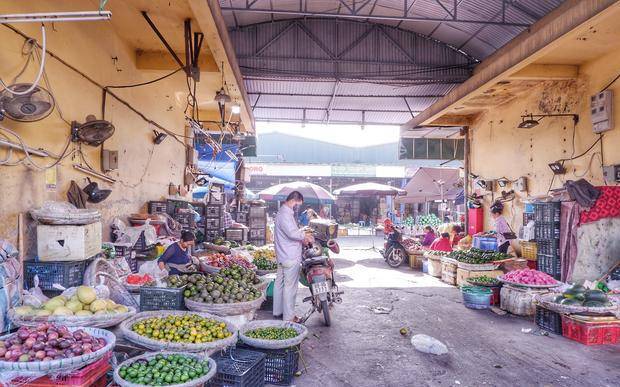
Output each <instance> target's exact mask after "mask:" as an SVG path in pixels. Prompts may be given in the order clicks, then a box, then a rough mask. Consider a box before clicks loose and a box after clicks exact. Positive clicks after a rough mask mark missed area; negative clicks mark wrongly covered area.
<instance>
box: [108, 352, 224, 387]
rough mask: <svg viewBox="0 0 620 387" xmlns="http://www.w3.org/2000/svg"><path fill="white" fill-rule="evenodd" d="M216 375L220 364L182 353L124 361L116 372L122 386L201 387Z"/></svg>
mask: <svg viewBox="0 0 620 387" xmlns="http://www.w3.org/2000/svg"><path fill="white" fill-rule="evenodd" d="M216 372H217V364H216V363H215V361H214V360H213V359H211V358H209V357H207V356H206V355H202V354H196V353H181V352H157V353H154V352H150V353H145V354H143V355H140V356H136V357H133V358H131V359H128V360H125V361H124V362H122V363H121V364H119V365H118V367H116V369H115V370H114V381H115V382H116V384H118V385H119V386H121V387H143V386H147V385H148V386H164V385H165V386H170V387H189V386H202V385H203V384H205V383H206V382H208V381H209V380H210V379H211V378H212V377H213V376H215V374H216Z"/></svg>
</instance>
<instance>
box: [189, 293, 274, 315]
mask: <svg viewBox="0 0 620 387" xmlns="http://www.w3.org/2000/svg"><path fill="white" fill-rule="evenodd" d="M263 301H265V292H261V295H260V297H258V298H257V299H255V300H252V301H245V302H234V303H231V304H207V303H204V302H197V301H192V300H190V299H189V298H186V299H185V306H186V307H187V309H189V310H192V311H195V312H203V313H211V314H214V315H216V316H238V315H240V314H244V313H248V312H253V311H255V310H257V309H259V308H260V306H261V305H262V303H263Z"/></svg>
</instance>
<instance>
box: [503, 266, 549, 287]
mask: <svg viewBox="0 0 620 387" xmlns="http://www.w3.org/2000/svg"><path fill="white" fill-rule="evenodd" d="M502 278H503V279H505V280H506V281H510V282H515V283H519V284H524V285H555V284H557V283H558V281H556V280H555V279H554V278H553V277H551V276H550V275H549V274H545V273H543V272H541V271H538V270H532V269H527V268H526V269H521V270H514V271H511V272H508V273H506V274H504V276H503V277H502Z"/></svg>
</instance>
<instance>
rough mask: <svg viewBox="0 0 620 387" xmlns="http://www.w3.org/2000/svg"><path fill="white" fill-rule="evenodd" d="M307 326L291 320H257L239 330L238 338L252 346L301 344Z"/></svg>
mask: <svg viewBox="0 0 620 387" xmlns="http://www.w3.org/2000/svg"><path fill="white" fill-rule="evenodd" d="M307 335H308V328H306V327H305V326H303V325H301V324H297V323H294V322H291V321H279V320H257V321H251V322H249V323H247V324H245V325H244V326H243V327H242V328H241V329H240V330H239V338H240V339H241V341H243V342H244V343H245V344H247V345H249V346H251V347H254V348H263V349H280V348H289V347H292V346H295V345H299V344H301V342H302V341H303V340H304V339H305V338H306V336H307Z"/></svg>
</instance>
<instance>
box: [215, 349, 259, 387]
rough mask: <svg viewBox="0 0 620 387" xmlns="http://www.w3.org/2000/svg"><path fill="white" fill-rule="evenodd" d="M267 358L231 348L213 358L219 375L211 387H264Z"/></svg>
mask: <svg viewBox="0 0 620 387" xmlns="http://www.w3.org/2000/svg"><path fill="white" fill-rule="evenodd" d="M265 357H266V355H265V354H264V353H262V352H258V351H253V350H252V351H250V350H247V349H239V348H229V349H227V350H226V351H221V352H218V353H216V354H214V355H213V356H212V359H213V360H215V363H216V364H217V374H215V376H214V377H213V378H212V379H211V380H209V382H208V383H207V386H209V387H262V386H264V385H265Z"/></svg>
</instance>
